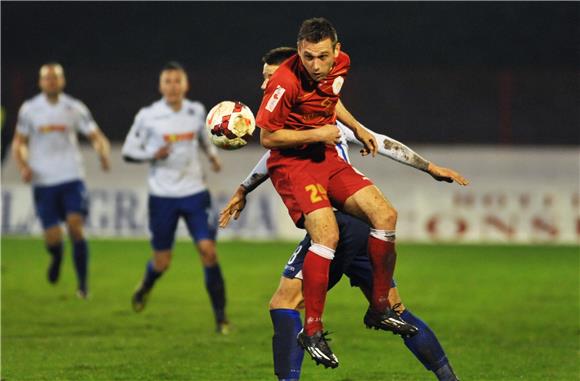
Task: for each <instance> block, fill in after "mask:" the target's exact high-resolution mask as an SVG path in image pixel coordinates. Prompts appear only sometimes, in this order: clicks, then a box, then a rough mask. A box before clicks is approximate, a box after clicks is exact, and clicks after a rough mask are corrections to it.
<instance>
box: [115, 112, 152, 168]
mask: <svg viewBox="0 0 580 381" xmlns="http://www.w3.org/2000/svg"><path fill="white" fill-rule="evenodd" d="M144 119H145V116H144V113H143V111H140V112H139V113H138V114H137V115H136V116H135V121H134V122H133V125H132V126H131V129H130V130H129V133H128V134H127V137H126V138H125V142H124V143H123V148H122V151H121V152H122V154H123V158H125V159H126V160H128V161H137V162H139V161H146V160H152V159H153V157H154V156H155V150H154V149H152V148H151V147H150V146H148V144H147V140H148V138H149V131H148V130H147V128H146V127H145V123H144Z"/></svg>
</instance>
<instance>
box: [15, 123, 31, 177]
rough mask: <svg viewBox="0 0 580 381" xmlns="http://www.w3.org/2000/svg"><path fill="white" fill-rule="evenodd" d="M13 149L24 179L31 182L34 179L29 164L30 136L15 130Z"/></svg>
mask: <svg viewBox="0 0 580 381" xmlns="http://www.w3.org/2000/svg"><path fill="white" fill-rule="evenodd" d="M11 151H12V157H13V158H14V161H15V162H16V167H17V168H18V171H19V172H20V177H21V178H22V181H24V182H25V183H29V182H30V181H31V180H32V170H31V169H30V166H29V165H28V136H26V135H23V134H22V133H20V132H18V131H16V132H14V138H13V139H12V149H11Z"/></svg>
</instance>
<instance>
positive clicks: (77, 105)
mask: <svg viewBox="0 0 580 381" xmlns="http://www.w3.org/2000/svg"><path fill="white" fill-rule="evenodd" d="M59 102H62V104H63V105H64V107H65V108H67V109H72V110H75V111H77V112H80V113H83V114H85V113H87V112H88V111H89V108H88V107H87V105H85V104H84V102H83V101H81V100H80V99H78V98H75V97H73V96H72V95H69V94H65V93H62V94H61V95H60V98H59Z"/></svg>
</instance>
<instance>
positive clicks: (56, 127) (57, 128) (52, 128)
mask: <svg viewBox="0 0 580 381" xmlns="http://www.w3.org/2000/svg"><path fill="white" fill-rule="evenodd" d="M38 131H39V132H41V133H43V134H47V133H49V132H65V131H66V126H65V125H62V124H49V125H47V126H40V127H39V128H38Z"/></svg>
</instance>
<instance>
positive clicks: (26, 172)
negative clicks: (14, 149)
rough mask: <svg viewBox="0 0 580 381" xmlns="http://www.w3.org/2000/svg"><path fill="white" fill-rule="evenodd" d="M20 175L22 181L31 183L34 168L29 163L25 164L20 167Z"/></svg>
mask: <svg viewBox="0 0 580 381" xmlns="http://www.w3.org/2000/svg"><path fill="white" fill-rule="evenodd" d="M20 177H21V178H22V181H24V182H25V183H29V182H31V181H32V169H30V167H29V166H28V165H25V166H23V167H22V168H20Z"/></svg>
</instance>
